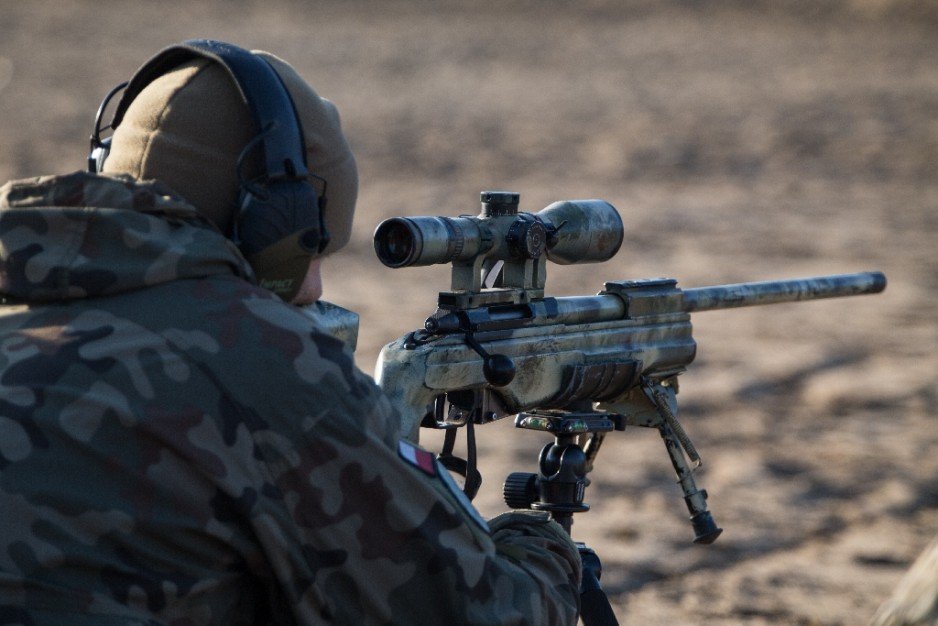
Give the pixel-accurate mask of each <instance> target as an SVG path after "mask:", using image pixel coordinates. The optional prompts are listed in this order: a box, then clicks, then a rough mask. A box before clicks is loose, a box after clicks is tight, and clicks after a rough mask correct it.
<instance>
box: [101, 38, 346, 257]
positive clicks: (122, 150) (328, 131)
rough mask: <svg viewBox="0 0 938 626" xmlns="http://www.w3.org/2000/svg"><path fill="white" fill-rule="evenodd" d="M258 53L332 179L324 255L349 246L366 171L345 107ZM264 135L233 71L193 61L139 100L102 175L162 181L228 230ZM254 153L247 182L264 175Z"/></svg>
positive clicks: (316, 164) (322, 172)
mask: <svg viewBox="0 0 938 626" xmlns="http://www.w3.org/2000/svg"><path fill="white" fill-rule="evenodd" d="M255 54H257V55H258V56H260V57H262V58H264V59H265V60H266V61H267V62H268V63H270V64H271V66H272V67H273V68H274V70H275V71H276V72H277V74H278V75H279V76H280V79H281V80H282V81H283V83H284V84H285V85H286V88H287V91H288V92H289V93H290V97H291V98H292V100H293V103H294V106H295V108H296V111H297V114H298V116H299V120H300V124H301V125H302V127H303V135H304V139H305V144H306V160H307V167H308V169H309V171H310V172H311V173H313V174H316V175H317V176H320V177H322V178H324V179H325V180H326V182H327V184H328V189H327V192H326V197H327V199H328V204H327V206H326V210H325V223H326V229H327V231H328V233H329V236H330V239H329V244H328V246H327V247H326V249H325V250H324V252H323V254H329V253H331V252H335V251H336V250H338V249H339V248H341V247H342V246H344V245H345V244H346V243H348V240H349V236H350V234H351V228H352V216H353V214H354V212H355V200H356V197H357V195H358V170H357V168H356V164H355V158H354V157H353V156H352V152H351V150H350V149H349V146H348V143H347V142H346V140H345V136H344V135H343V134H342V129H341V126H340V123H339V114H338V111H337V110H336V108H335V106H334V105H333V104H332V103H331V102H329V101H328V100H325V99H323V98H321V97H319V96H318V95H317V94H316V92H315V91H314V90H313V89H312V87H310V86H309V85H308V84H307V83H306V81H304V80H303V79H302V78H301V77H300V75H299V74H297V73H296V70H294V69H293V68H292V67H291V66H290V65H289V64H288V63H286V62H285V61H283V60H281V59H279V58H277V57H275V56H274V55H272V54H270V53H267V52H262V51H255ZM257 134H258V129H257V128H256V125H255V122H254V120H253V118H252V116H251V112H250V109H249V108H248V106H247V105H246V104H245V103H244V101H243V100H242V98H241V95H240V94H239V92H238V88H237V87H236V85H235V84H234V82H233V80H232V78H231V76H230V75H229V74H228V73H227V72H226V71H225V69H224V68H222V67H221V66H220V65H219V64H218V63H215V62H212V61H209V60H207V59H199V60H194V61H189V62H187V63H184V64H182V65H180V66H179V67H177V68H175V69H173V70H172V71H169V72H167V73H166V74H163V75H162V76H159V77H158V78H156V79H155V80H153V81H152V82H151V83H150V84H149V85H147V86H146V87H145V88H144V89H143V90H142V91H141V92H140V93H139V94H138V95H137V97H136V98H134V100H133V102H131V104H130V106H129V107H128V108H127V111H126V113H125V114H124V117H123V120H122V121H121V123H120V125H119V126H118V127H117V129H116V130H115V131H114V136H113V138H112V140H111V152H110V154H109V156H108V158H107V160H106V161H105V163H104V168H103V170H102V172H103V173H105V174H117V173H124V174H130V175H131V176H133V177H134V178H137V179H141V180H145V179H158V180H160V181H162V182H163V183H165V184H167V185H169V186H170V188H172V189H173V190H174V191H176V192H177V193H178V194H180V195H181V196H182V197H183V198H185V199H186V200H188V201H189V202H191V203H192V204H193V205H194V206H195V207H196V208H197V209H199V211H200V212H202V213H203V214H205V215H206V216H207V217H208V218H209V219H211V220H212V221H213V222H214V223H215V225H216V226H218V228H219V229H220V230H221V231H222V232H224V233H226V234H228V233H230V228H231V224H232V218H233V217H234V215H235V214H236V211H237V209H238V207H237V203H238V197H239V192H240V185H239V180H238V171H237V164H238V157H239V156H240V155H241V152H242V151H243V150H244V147H245V146H246V145H247V144H248V143H249V142H250V141H251V140H252V139H254V138H255V136H256V135H257ZM256 152H257V151H256V150H255V151H253V153H256ZM251 156H252V157H253V159H248V160H247V161H246V162H245V164H244V165H243V166H242V175H243V176H244V177H245V178H246V179H253V178H255V177H256V176H258V175H259V174H260V173H261V161H260V159H259V158H258V155H257V154H252V155H251ZM257 269H258V268H256V267H255V270H257Z"/></svg>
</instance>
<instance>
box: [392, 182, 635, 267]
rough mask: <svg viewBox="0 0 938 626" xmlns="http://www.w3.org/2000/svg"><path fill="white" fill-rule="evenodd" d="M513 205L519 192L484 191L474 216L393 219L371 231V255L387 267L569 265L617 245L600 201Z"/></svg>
mask: <svg viewBox="0 0 938 626" xmlns="http://www.w3.org/2000/svg"><path fill="white" fill-rule="evenodd" d="M517 207H518V194H515V193H512V192H491V191H486V192H482V212H481V213H480V214H479V215H478V216H475V217H471V216H461V217H392V218H390V219H387V220H384V221H383V222H381V223H380V224H379V225H378V228H377V229H376V230H375V236H374V244H375V252H376V253H377V255H378V259H380V260H381V262H382V263H384V264H385V265H387V266H388V267H407V266H411V265H435V264H437V263H470V262H472V260H473V259H475V258H476V257H478V256H480V255H485V256H490V257H496V258H500V259H505V260H508V259H524V258H538V257H539V256H540V255H541V254H546V255H547V258H548V259H549V260H551V261H553V262H554V263H558V264H561V265H569V264H572V263H598V262H602V261H606V260H608V259H610V258H612V256H614V255H615V253H616V252H618V250H619V246H621V245H622V239H623V227H622V219H621V218H620V217H619V213H618V212H617V211H616V209H615V207H613V206H612V205H611V204H609V203H608V202H605V201H604V200H566V201H562V202H555V203H553V204H551V205H550V206H548V207H547V208H545V209H543V210H542V211H539V212H537V213H534V214H532V213H520V212H518V210H517Z"/></svg>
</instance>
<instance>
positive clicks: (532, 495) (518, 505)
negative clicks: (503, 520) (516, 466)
mask: <svg viewBox="0 0 938 626" xmlns="http://www.w3.org/2000/svg"><path fill="white" fill-rule="evenodd" d="M502 496H503V497H504V498H505V504H507V505H508V506H509V507H510V508H512V509H530V508H531V505H532V504H533V503H534V501H535V500H537V474H531V473H528V472H512V473H511V474H509V475H508V478H506V479H505V486H504V487H503V488H502Z"/></svg>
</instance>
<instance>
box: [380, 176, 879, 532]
mask: <svg viewBox="0 0 938 626" xmlns="http://www.w3.org/2000/svg"><path fill="white" fill-rule="evenodd" d="M482 201H483V205H482V213H481V214H480V215H479V216H477V217H459V218H446V217H416V218H393V219H391V220H386V221H385V222H383V223H382V224H381V225H379V227H378V229H377V230H376V232H375V249H376V252H377V254H378V256H379V258H380V259H381V260H382V262H384V263H385V264H386V265H389V266H391V267H403V266H407V265H429V264H431V263H445V262H451V263H452V264H453V273H452V289H451V290H450V291H448V292H442V293H440V297H439V301H438V309H437V311H436V313H435V314H434V315H432V316H431V317H430V318H428V319H427V320H426V323H425V325H424V328H423V329H421V330H417V331H415V332H413V333H409V334H408V335H406V336H404V337H402V338H400V339H398V340H397V341H395V342H393V343H391V344H388V345H387V346H385V348H384V349H383V350H382V352H381V355H380V357H379V360H378V366H377V378H378V382H379V384H380V385H381V387H382V388H383V389H384V391H385V392H386V393H387V394H388V395H389V396H390V397H391V398H392V400H393V401H394V402H395V403H396V405H397V406H398V409H399V410H400V411H401V413H402V415H403V416H404V419H405V420H408V423H407V426H409V427H410V432H411V436H412V437H413V438H414V439H415V440H416V438H417V431H418V427H419V426H424V427H430V428H446V429H450V431H449V432H450V433H452V432H455V428H457V427H460V426H468V427H469V428H468V429H467V432H468V433H469V435H470V436H471V432H472V427H473V425H476V424H484V423H488V422H491V421H493V420H496V419H499V418H502V417H506V416H510V415H514V416H516V418H515V424H516V426H518V427H519V428H526V429H535V430H544V431H549V432H551V433H552V434H553V435H554V436H555V438H556V443H555V444H554V447H553V448H552V449H550V450H548V448H551V446H548V448H545V449H544V451H542V453H541V472H540V474H539V475H529V474H513V475H512V476H510V477H509V479H508V481H507V482H506V486H505V498H506V501H507V502H508V504H509V505H510V506H513V507H516V508H535V509H544V510H549V511H551V512H552V513H553V514H554V516H555V517H556V518H558V521H561V523H564V524H565V526H566V527H567V528H568V530H569V524H570V521H569V517H570V515H571V514H572V513H574V512H577V511H582V510H586V509H587V508H588V507H587V506H586V505H585V504H583V490H584V488H585V485H586V483H587V481H586V474H587V473H588V472H589V471H590V469H591V468H592V463H593V460H594V458H595V456H596V453H597V451H598V449H599V445H600V444H601V442H602V439H603V437H604V436H605V434H606V433H607V432H609V431H611V430H623V429H624V428H625V427H626V425H634V426H646V427H653V428H657V429H658V430H659V432H660V433H661V436H662V438H663V439H664V441H665V444H666V447H667V450H668V452H669V454H670V456H671V460H672V464H673V465H674V469H675V471H676V472H677V474H678V479H679V481H678V482H679V484H680V485H681V488H682V490H683V492H684V497H685V501H686V504H687V506H688V509H689V511H690V514H691V521H692V524H693V526H694V531H695V541H697V542H698V543H710V542H712V541H713V540H714V539H715V538H716V536H717V535H719V533H720V529H719V528H717V526H716V525H715V523H714V522H713V520H712V518H711V517H710V514H709V512H708V511H707V507H706V493H705V492H704V491H703V490H699V489H697V487H696V486H695V484H694V479H693V475H692V469H691V463H699V460H700V457H699V455H698V454H697V451H696V449H695V448H694V446H693V444H692V443H691V441H690V439H689V438H688V437H687V435H686V433H685V432H684V430H683V428H682V427H681V424H680V423H679V422H678V420H677V404H676V392H677V376H678V375H679V374H680V373H681V372H683V371H684V370H685V369H686V368H687V366H688V365H689V364H690V363H691V362H692V361H693V359H694V356H695V353H696V349H697V345H696V343H695V342H694V339H693V336H692V334H691V322H690V312H692V311H705V310H714V309H724V308H731V307H741V306H754V305H759V304H770V303H776V302H790V301H797V300H814V299H819V298H831V297H839V296H852V295H859V294H868V293H878V292H880V291H882V290H883V289H884V288H885V286H886V278H885V276H884V275H883V274H882V273H879V272H870V273H861V274H847V275H839V276H822V277H817V278H806V279H797V280H785V281H773V282H761V283H742V284H737V285H724V286H718V287H705V288H699V289H686V290H682V289H679V288H678V287H677V283H676V281H674V280H671V279H651V280H636V281H620V282H607V283H606V284H605V287H604V289H603V290H602V291H601V292H600V293H599V294H598V295H595V296H576V297H558V298H550V297H544V280H545V267H544V265H545V264H546V260H548V259H549V260H552V261H555V262H558V263H562V264H564V263H576V262H598V261H604V260H606V259H608V258H610V257H611V256H612V255H614V254H615V252H616V251H617V250H618V248H619V246H620V244H621V242H622V237H623V230H622V222H621V220H620V218H619V216H618V213H617V212H616V210H615V209H614V208H613V207H612V206H611V205H609V204H608V203H605V202H602V201H599V200H584V201H571V202H558V203H555V204H553V205H551V206H550V207H547V208H546V209H544V210H543V211H541V212H539V213H537V214H529V213H519V212H518V210H517V207H518V194H514V193H508V192H483V194H482ZM451 441H452V439H451V438H450V437H448V445H449V446H450V447H451ZM472 448H473V446H470V450H472ZM448 452H449V450H444V453H445V454H448ZM564 455H566V456H564ZM688 459H689V461H688ZM473 463H474V461H473V460H472V459H470V460H469V463H468V466H467V464H465V463H464V464H463V465H462V466H461V471H462V472H463V473H466V474H468V475H467V491H470V492H471V491H474V488H477V482H478V481H477V480H474V479H473V475H472V474H473V472H474V471H475V470H474V465H473Z"/></svg>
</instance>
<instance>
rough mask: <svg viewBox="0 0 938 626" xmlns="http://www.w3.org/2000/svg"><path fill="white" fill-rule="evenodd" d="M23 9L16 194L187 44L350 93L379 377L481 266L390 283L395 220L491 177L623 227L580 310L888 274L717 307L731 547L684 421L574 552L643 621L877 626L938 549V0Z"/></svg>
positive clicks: (9, 119) (4, 28)
mask: <svg viewBox="0 0 938 626" xmlns="http://www.w3.org/2000/svg"><path fill="white" fill-rule="evenodd" d="M0 7H2V13H0V14H2V18H0V178H2V179H8V178H13V177H22V176H27V175H37V174H46V173H54V172H65V171H70V170H74V169H78V168H81V167H83V164H84V159H85V155H86V150H87V148H86V145H87V136H88V133H89V131H90V128H91V123H92V119H93V115H94V111H95V109H96V107H97V105H98V102H99V100H100V98H101V96H102V95H103V94H104V93H105V92H106V91H107V90H108V89H109V88H110V87H111V86H112V85H114V84H116V83H117V82H119V81H120V80H123V79H125V78H126V77H128V76H129V75H130V73H132V71H133V70H134V69H135V68H136V67H137V66H138V65H139V64H141V63H142V62H143V61H144V60H145V59H146V58H148V57H149V56H150V54H151V53H153V52H154V51H156V50H157V49H159V48H161V47H163V46H164V45H168V44H170V43H173V42H175V41H177V40H181V39H184V38H189V37H196V36H201V37H206V36H207V37H215V38H220V39H227V40H230V41H234V42H236V43H239V44H241V45H245V46H248V47H254V48H263V49H268V50H271V51H273V52H275V53H277V54H279V55H281V56H283V57H284V58H287V59H289V60H290V61H291V62H293V63H294V65H296V67H297V68H298V70H299V71H300V72H301V73H302V74H303V75H304V76H306V77H307V78H308V79H309V80H310V81H311V82H312V83H313V84H314V85H315V86H316V87H317V89H318V90H319V91H320V93H321V94H323V95H325V96H326V97H328V98H330V99H332V100H333V101H335V102H336V103H337V105H338V106H339V108H340V110H341V112H342V114H343V120H344V125H345V128H346V130H347V133H348V136H349V139H350V141H351V143H352V146H353V149H354V150H355V152H356V154H357V156H358V159H359V165H360V171H361V179H362V185H361V195H360V203H359V214H358V217H357V225H356V229H355V233H354V236H353V242H352V244H351V245H350V246H349V247H348V249H347V250H346V251H343V252H342V253H340V254H339V255H337V256H336V257H334V258H331V259H329V260H328V262H327V265H326V271H327V276H328V281H329V284H328V286H327V289H326V297H327V298H328V299H331V300H333V301H335V302H338V303H340V304H343V305H345V306H348V307H350V308H354V309H356V310H358V311H359V312H360V313H361V315H362V332H361V338H360V344H359V350H358V353H357V354H358V359H359V364H360V366H361V367H362V368H363V369H365V370H366V371H372V370H373V367H374V362H375V357H376V356H377V354H378V351H379V349H380V346H381V345H383V344H384V343H386V342H388V341H390V340H391V339H393V338H394V337H396V336H398V335H400V334H402V333H403V332H405V331H408V330H411V329H413V328H416V327H418V326H419V325H421V324H422V320H423V319H424V318H425V317H426V316H427V315H428V314H429V313H431V312H432V310H433V308H434V304H435V297H436V292H437V291H439V290H441V289H446V288H448V280H449V273H448V270H447V268H445V267H436V268H420V269H404V270H389V269H386V268H384V267H383V266H381V265H380V264H379V263H378V262H377V261H376V259H375V258H374V255H373V252H372V247H371V232H372V231H373V229H374V227H375V225H376V224H377V223H378V221H379V220H380V219H382V218H385V217H388V216H392V215H401V214H418V215H436V214H443V215H456V214H460V213H475V212H476V211H477V208H478V204H477V203H478V192H479V191H480V190H482V189H511V190H515V191H518V192H521V194H522V208H523V209H524V210H530V211H536V210H539V209H540V208H542V207H544V206H546V205H547V204H549V203H551V202H553V201H555V200H561V199H570V198H594V197H596V198H604V199H606V200H608V201H610V202H611V203H613V204H614V205H615V206H616V207H618V209H619V210H620V212H621V214H622V216H623V219H624V221H625V224H626V231H627V232H626V239H625V244H624V245H623V247H622V250H621V251H620V252H619V254H618V255H617V256H616V257H615V258H614V259H613V260H611V261H609V262H607V263H605V264H603V265H601V266H567V267H559V266H552V267H551V268H550V270H549V272H550V276H549V280H548V292H549V293H550V294H552V295H575V294H586V293H595V292H596V291H598V290H599V289H600V288H601V287H602V283H603V282H604V281H606V280H622V279H626V278H641V277H652V276H672V277H675V278H677V279H679V281H680V284H681V285H683V286H685V287H689V286H702V285H707V284H718V283H726V282H736V281H741V280H764V279H775V278H785V277H796V276H807V275H815V274H823V273H840V272H852V271H861V270H868V269H879V270H882V271H884V272H885V273H886V274H887V275H888V277H889V281H890V282H889V287H888V289H887V291H886V293H884V294H882V295H879V296H875V297H864V298H855V299H851V300H835V301H827V302H818V303H806V304H798V305H779V306H777V307H773V308H761V309H740V310H734V311H727V312H722V313H702V314H700V315H698V316H697V317H695V337H696V338H697V341H698V343H699V351H698V355H699V356H698V359H697V362H696V363H695V365H694V366H693V368H692V369H691V371H690V372H688V373H687V374H686V375H685V376H684V377H683V384H682V392H681V395H680V400H681V403H682V415H683V417H684V423H685V426H686V428H687V430H688V431H689V433H690V434H691V436H692V437H693V438H694V441H695V443H696V444H697V447H698V448H699V450H700V451H701V454H702V455H703V458H704V463H705V471H704V472H703V473H702V474H701V475H700V477H699V482H700V484H701V485H702V486H704V487H705V488H706V489H707V490H708V492H709V493H710V505H711V510H712V511H713V513H714V516H715V517H716V519H717V521H718V522H719V523H720V525H721V526H722V527H723V528H724V529H725V532H724V534H723V536H722V537H721V538H720V539H719V541H718V542H717V543H716V544H714V545H713V546H710V547H699V546H694V545H692V544H691V543H690V539H691V532H690V528H689V526H688V525H687V523H686V522H685V520H684V517H685V513H686V512H685V509H684V505H683V503H682V502H681V498H680V494H679V491H678V489H677V487H676V486H675V485H674V482H673V479H672V476H671V469H670V467H669V464H668V461H667V458H666V455H665V452H664V449H663V447H662V445H661V443H660V440H659V438H658V436H657V434H655V433H654V432H638V431H633V430H630V431H627V432H625V433H616V434H615V436H614V437H610V439H609V440H608V441H607V443H606V444H605V446H604V448H603V452H602V453H601V454H600V457H599V461H598V467H597V469H596V471H595V473H594V475H593V478H594V480H593V484H592V486H591V487H590V489H589V491H588V492H587V500H588V501H589V502H590V503H591V504H592V505H593V509H592V511H590V512H589V513H585V514H582V515H580V516H579V517H578V518H577V522H576V524H575V526H574V534H575V536H576V537H577V538H578V539H581V540H585V541H587V542H589V544H590V545H592V546H593V547H594V548H595V549H596V550H597V551H598V552H599V554H600V556H602V557H603V560H604V563H605V567H606V571H605V574H604V583H605V586H606V589H607V591H608V592H609V594H610V597H611V599H612V602H613V603H614V605H615V608H616V611H617V613H618V615H619V616H620V618H622V620H623V621H624V622H628V623H633V624H674V623H702V624H704V623H705V624H858V623H864V622H865V621H866V620H868V619H869V617H870V616H871V615H872V613H873V612H874V611H875V609H876V607H877V606H878V605H879V604H880V602H882V600H883V599H884V598H885V597H886V596H887V594H888V593H889V591H890V590H891V589H892V587H893V586H894V585H895V583H896V582H897V581H898V580H899V578H900V576H901V574H902V572H903V571H904V570H905V568H907V566H908V565H909V564H910V563H911V562H912V560H913V559H914V558H915V556H916V555H917V554H918V552H919V551H920V550H921V549H922V548H923V547H924V546H925V545H926V544H927V543H928V542H929V541H930V540H931V539H932V537H934V536H935V533H936V531H938V482H936V479H938V454H936V450H938V447H936V446H938V428H936V426H935V408H934V407H935V401H936V396H938V387H936V380H938V377H936V374H938V351H936V344H938V341H936V340H938V325H936V321H938V314H936V307H938V297H936V295H935V290H938V255H936V252H935V246H936V244H938V240H936V237H935V235H936V233H938V176H936V173H938V4H936V3H935V2H934V1H931V2H925V1H924V0H923V1H920V2H913V1H911V0H910V1H908V2H905V1H901V0H900V1H894V2H891V1H889V0H854V1H850V0H843V1H840V2H834V1H823V2H797V1H789V2H757V3H755V4H751V3H748V2H733V1H730V0H726V1H714V2H706V1H700V2H679V1H668V2H641V1H637V2H613V1H609V2H601V1H598V0H584V1H581V2H577V3H567V2H559V1H553V0H540V1H537V2H534V1H531V2H481V1H480V2H464V3H458V2H453V1H435V2H429V1H426V2H396V1H387V2H381V3H377V2H375V3H366V2H354V1H353V2H338V1H336V2H299V1H297V2H278V1H273V0H267V1H266V2H263V3H262V2H252V1H249V0H238V1H235V0H230V1H228V2H222V1H220V0H219V1H214V2H198V3H196V2H182V1H175V0H174V1H167V2H159V3H157V2H151V3H129V2H123V3H122V2H116V1H107V0H96V1H95V2H91V1H90V0H89V1H84V0H81V1H80V0H55V1H54V2H53V1H52V0H44V1H40V0H32V1H30V2H15V1H13V0H0ZM130 7H134V8H133V9H132V10H131V9H130ZM508 421H509V420H505V421H504V422H499V423H496V424H494V425H491V426H486V427H484V428H482V429H480V431H481V432H480V433H479V434H480V438H481V443H480V445H481V448H482V458H481V461H480V463H481V468H482V471H483V474H484V476H485V479H486V482H485V484H484V486H483V489H482V493H481V494H480V496H479V498H478V500H477V504H478V505H479V508H480V509H481V510H482V511H483V512H484V513H486V514H489V515H491V514H494V513H496V512H498V511H500V510H501V509H503V508H504V507H503V505H502V504H501V503H500V485H501V481H502V479H503V478H504V476H505V475H507V474H508V473H509V472H510V471H515V470H528V471H530V470H533V469H534V467H535V464H536V458H537V451H538V450H539V449H540V447H541V446H542V445H543V443H544V440H543V438H542V437H540V436H538V435H537V434H534V433H530V432H524V431H517V432H516V431H514V430H513V429H512V427H511V424H509V423H507V422H508Z"/></svg>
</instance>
